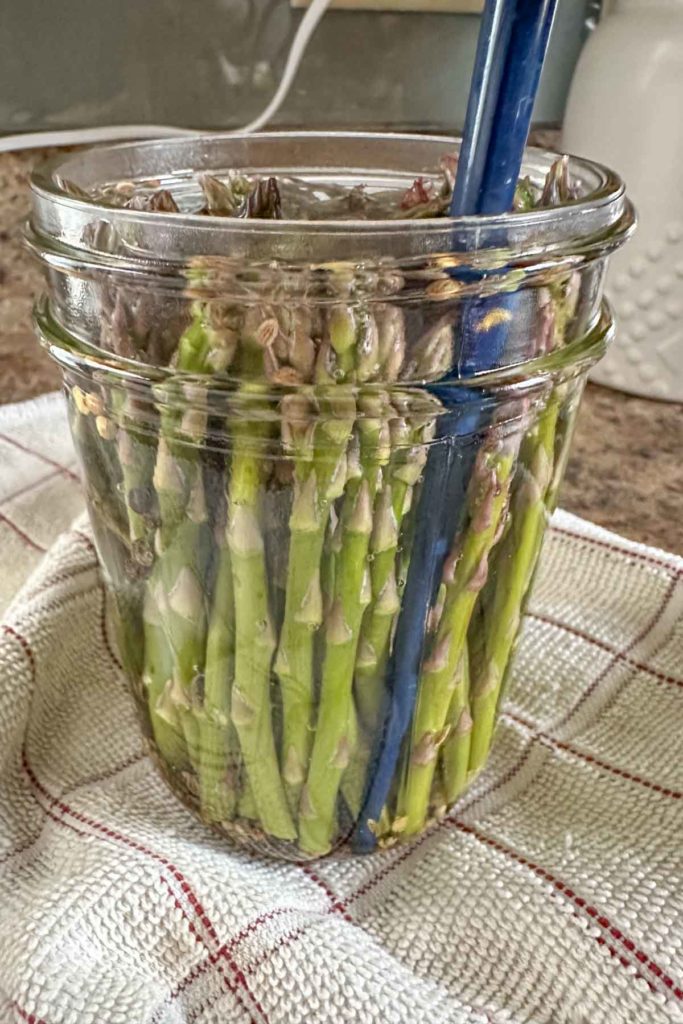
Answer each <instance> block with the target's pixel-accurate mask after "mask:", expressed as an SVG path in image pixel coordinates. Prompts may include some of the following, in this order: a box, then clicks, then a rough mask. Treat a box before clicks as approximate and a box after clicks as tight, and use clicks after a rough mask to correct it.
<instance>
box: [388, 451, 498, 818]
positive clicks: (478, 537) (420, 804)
mask: <svg viewBox="0 0 683 1024" xmlns="http://www.w3.org/2000/svg"><path fill="white" fill-rule="evenodd" d="M513 462H514V455H513V452H512V451H511V444H510V440H509V439H508V440H506V441H505V442H501V443H500V444H499V445H498V447H497V450H493V451H492V450H491V449H482V450H481V451H480V452H479V454H478V456H477V461H476V465H475V470H474V474H473V479H472V483H471V485H470V488H469V494H468V503H469V510H470V520H469V524H468V527H467V530H466V532H465V535H464V537H463V538H462V541H461V542H459V543H460V544H461V547H460V548H459V549H454V550H453V551H452V552H451V555H450V557H449V558H448V559H447V561H446V564H445V566H444V583H445V586H446V590H445V599H444V604H443V612H442V615H441V619H440V622H439V624H438V626H437V628H436V632H435V636H434V641H433V644H432V647H431V651H430V654H429V655H428V657H427V659H426V661H425V662H424V664H423V666H422V673H421V678H420V683H419V689H418V698H417V703H416V708H415V716H414V720H413V729H412V739H411V747H410V756H409V759H408V767H407V775H406V779H405V782H404V785H403V790H402V792H401V794H400V798H399V817H405V818H406V824H405V829H403V833H404V834H405V835H406V836H410V835H414V834H415V833H416V832H419V831H420V830H421V829H422V827H423V826H424V823H425V820H426V817H427V812H428V807H429V793H430V789H431V785H432V780H433V777H434V770H435V767H436V762H437V756H438V751H439V747H440V746H441V744H442V743H443V742H444V740H445V739H446V738H447V736H448V734H449V732H450V728H449V726H448V725H447V724H446V717H447V714H448V708H449V705H450V703H451V699H452V695H453V682H454V679H455V678H456V677H455V670H456V667H457V665H458V662H459V661H460V659H461V658H462V655H463V650H464V647H465V643H466V636H467V628H468V626H469V622H470V618H471V615H472V611H473V609H474V605H475V602H476V599H477V596H478V594H479V591H480V590H481V588H482V587H483V585H484V583H485V582H486V577H487V574H488V558H489V554H490V551H491V549H492V547H493V546H494V545H495V543H496V541H497V537H498V535H499V532H500V529H501V527H502V525H503V523H504V520H505V515H506V509H507V501H508V493H509V486H510V474H511V470H512V466H513Z"/></svg>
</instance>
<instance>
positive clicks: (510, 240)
mask: <svg viewBox="0 0 683 1024" xmlns="http://www.w3.org/2000/svg"><path fill="white" fill-rule="evenodd" d="M458 146H459V141H458V140H457V139H455V138H452V137H446V136H436V135H410V134H394V133H372V132H267V133H258V134H255V135H234V134H230V133H217V134H212V135H202V136H190V137H188V136H182V137H180V138H177V139H171V140H169V139H162V140H151V141H147V142H133V143H120V144H117V145H112V146H102V147H97V148H95V149H91V150H88V151H86V152H79V153H75V154H69V155H68V156H66V157H65V156H64V155H63V154H62V155H61V156H60V157H57V158H54V159H52V160H51V161H50V162H48V163H47V164H46V165H45V166H44V167H42V168H39V169H37V170H36V171H34V173H33V174H32V176H31V190H32V198H33V213H32V216H31V220H30V227H29V237H30V239H31V242H32V244H33V246H34V248H35V249H36V250H37V251H38V252H39V254H40V256H41V258H43V259H45V260H46V262H50V260H51V258H52V257H54V258H59V259H62V260H64V261H66V264H68V262H69V260H70V259H73V260H74V261H76V260H79V261H80V262H81V263H82V262H83V261H85V262H86V264H87V262H88V259H89V258H90V257H92V258H93V259H96V260H97V261H98V265H99V267H100V269H101V268H102V267H103V265H109V266H111V267H112V269H114V268H115V267H121V266H122V264H123V265H127V264H129V265H131V266H135V265H136V264H137V265H139V264H140V262H143V263H146V264H147V265H148V266H149V262H150V259H151V260H153V261H154V263H155V266H156V265H158V266H166V267H168V268H172V267H173V266H177V265H178V264H179V263H180V264H186V263H187V261H188V260H190V259H191V258H192V257H193V256H202V255H212V256H234V257H237V258H240V259H249V260H268V259H272V260H275V261H284V262H286V263H291V264H294V265H296V263H297V261H305V262H309V263H310V262H311V261H315V262H325V261H337V260H341V261H345V260H352V261H354V260H356V261H357V260H372V259H373V258H377V257H390V258H394V259H399V260H403V259H405V260H410V259H414V258H420V257H422V258H424V257H426V256H434V255H438V254H440V253H441V254H443V253H446V254H450V253H452V252H453V248H454V239H455V238H456V237H457V247H458V248H462V249H465V250H467V251H468V253H471V252H472V251H473V250H477V249H478V248H480V247H484V248H485V247H486V245H485V243H486V240H489V242H488V248H489V249H490V239H492V238H499V239H500V238H504V240H505V244H504V249H505V253H506V254H507V256H508V257H509V258H510V259H520V258H530V257H533V256H534V255H538V254H540V253H543V255H545V256H551V257H552V259H553V260H554V261H566V260H568V259H581V258H584V259H594V258H599V257H600V256H603V255H607V254H609V252H611V251H612V250H613V249H614V248H616V247H617V246H619V245H620V244H621V242H622V241H623V240H624V237H625V236H626V235H627V234H628V233H629V232H630V230H631V228H632V226H633V223H634V213H633V209H632V207H631V204H630V203H629V201H628V199H627V198H626V194H625V187H624V183H623V182H622V180H621V179H620V178H619V176H618V175H617V174H615V173H614V172H613V171H611V170H609V169H608V168H606V167H604V166H602V165H601V164H598V163H595V162H593V161H589V160H584V159H582V158H578V157H572V156H570V157H569V169H570V174H571V175H572V177H573V179H574V180H575V181H576V183H577V185H578V186H580V191H581V194H580V195H579V196H578V198H576V199H572V200H570V201H568V202H565V203H562V204H558V205H556V206H552V207H548V208H543V209H535V210H530V211H524V212H522V211H515V212H509V213H505V214H501V215H477V216H466V217H456V218H451V217H438V218H424V219H408V218H406V219H396V220H391V221H386V220H382V221H380V220H375V221H372V220H339V219H337V220H331V219H330V220H315V221H301V220H260V219H235V218H225V217H218V216H206V215H202V214H198V213H186V212H181V213H173V214H169V213H162V212H157V211H138V210H131V209H125V208H121V207H117V206H113V205H105V204H103V203H99V202H96V201H94V200H93V201H91V200H88V199H85V198H77V197H75V196H73V195H72V194H70V193H69V192H68V191H67V189H66V188H65V187H64V184H63V181H64V179H70V180H73V181H74V182H75V183H76V184H77V185H78V186H79V187H81V188H84V189H86V190H87V189H88V188H93V187H96V186H97V185H102V184H106V183H109V182H112V181H116V180H124V179H126V178H127V179H132V180H135V179H136V178H137V179H138V180H140V179H142V178H144V177H146V178H152V177H153V178H157V179H159V180H160V181H161V183H162V186H163V184H164V179H165V178H166V179H168V177H169V175H172V174H175V175H179V174H180V175H185V176H186V177H187V175H190V174H192V175H195V176H196V175H197V174H198V173H209V172H212V171H213V172H217V173H220V172H221V171H223V172H225V171H227V170H228V169H242V170H244V171H245V172H246V171H251V172H252V173H259V171H260V172H261V173H265V172H266V171H270V172H272V173H278V171H279V172H280V173H296V172H301V171H302V170H307V171H308V173H312V172H315V173H317V174H322V175H325V174H327V175H330V174H331V173H333V172H334V173H342V172H343V173H345V174H346V175H351V177H353V176H354V175H355V176H356V177H358V178H361V179H362V178H363V177H364V176H366V175H367V174H369V173H371V174H373V175H375V176H378V175H380V174H382V173H384V174H401V175H403V176H404V177H405V179H406V181H409V180H411V179H412V178H414V177H418V176H420V174H421V173H422V172H426V171H428V170H431V172H432V173H433V172H434V170H435V169H436V167H437V166H438V161H439V157H440V156H443V155H444V151H449V150H452V149H453V148H456V149H457V147H458ZM558 155H559V154H557V153H553V152H550V151H547V150H542V149H536V148H533V147H529V148H528V149H527V150H526V154H525V161H524V165H523V168H522V174H529V175H530V176H531V177H532V180H533V179H534V178H536V180H542V178H543V176H544V174H545V173H547V171H548V170H549V168H550V166H551V165H552V162H553V161H554V160H555V159H557V157H558ZM93 220H95V221H98V222H102V221H105V222H106V223H108V224H111V225H113V226H114V227H115V228H119V229H120V230H122V231H123V232H125V231H127V230H130V229H134V231H135V233H136V247H135V249H134V251H131V252H130V253H126V254H125V256H123V257H122V256H120V255H113V254H111V253H110V252H107V251H106V248H103V247H102V245H101V244H98V243H97V241H92V240H91V239H89V240H86V239H87V238H88V236H87V233H84V232H85V228H86V226H87V225H88V224H92V223H93ZM102 261H104V264H103V262H102Z"/></svg>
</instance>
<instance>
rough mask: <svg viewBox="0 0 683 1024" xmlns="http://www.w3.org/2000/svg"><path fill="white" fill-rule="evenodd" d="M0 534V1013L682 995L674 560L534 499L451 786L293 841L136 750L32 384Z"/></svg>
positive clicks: (413, 1013) (3, 418)
mask: <svg viewBox="0 0 683 1024" xmlns="http://www.w3.org/2000/svg"><path fill="white" fill-rule="evenodd" d="M79 515H80V518H78V516H79ZM74 520H75V523H74ZM70 524H71V525H70ZM0 552H2V572H1V573H0V609H1V610H2V626H1V628H0V1021H1V1022H3V1024H4V1022H22V1021H23V1022H28V1024H138V1022H140V1024H142V1022H144V1024H180V1022H185V1024H191V1022H192V1024H219V1022H220V1024H223V1022H228V1024H232V1022H234V1024H486V1022H488V1024H503V1022H505V1024H523V1022H524V1024H526V1022H533V1024H546V1022H547V1024H551V1022H552V1024H622V1022H623V1024H657V1022H660V1021H661V1022H668V1021H683V949H682V947H683V878H682V852H683V799H682V797H683V765H682V760H681V735H682V734H683V658H682V657H681V651H682V648H683V560H682V559H679V558H676V557H675V556H673V555H668V554H666V553H664V552H661V551H656V550H654V549H651V548H645V547H642V546H640V545H637V544H633V543H630V542H628V541H625V540H623V539H621V538H619V537H616V536H614V535H612V534H609V533H607V532H606V531H604V530H601V529H598V528H596V527H594V526H591V525H590V524H588V523H585V522H582V521H581V520H578V519H575V518H573V517H570V516H568V515H566V514H562V513H560V514H557V515H556V516H555V518H554V520H553V523H552V526H551V528H550V530H549V534H548V538H547V542H546V545H545V549H544V553H543V559H542V567H541V571H540V573H539V576H538V578H537V585H536V590H535V594H534V598H533V601H532V603H531V607H530V610H529V613H528V616H527V619H526V622H525V626H524V633H523V638H522V641H521V644H520V648H519V654H518V659H517V664H516V670H515V673H514V678H513V680H512V682H511V684H510V687H509V690H508V693H507V699H506V702H505V709H504V713H503V717H502V721H501V724H500V727H499V731H498V738H497V743H496V745H495V750H494V753H493V756H492V760H491V763H490V765H489V767H488V768H487V770H486V772H485V773H484V774H483V776H482V777H481V778H480V779H479V780H478V782H477V784H476V787H475V788H474V789H473V790H471V791H470V792H469V793H468V794H466V795H465V797H464V798H463V799H462V801H461V802H460V804H459V806H457V808H456V810H455V811H454V813H453V814H452V815H451V816H450V817H449V818H448V819H447V820H445V821H444V822H442V823H441V824H440V825H439V826H437V827H435V828H433V829H432V830H431V831H429V832H428V833H426V834H425V835H424V836H422V837H421V838H419V839H418V840H417V841H415V842H413V843H412V845H409V846H401V847H397V848H394V849H392V850H389V851H386V852H384V853H381V854H376V855H374V856H372V857H365V858H355V857H351V856H334V857H332V858H329V859H327V860H324V861H321V862H319V863H316V864H314V865H312V866H305V867H298V866H294V865H289V864H280V863H274V862H267V861H265V860H259V859H256V858H254V857H253V856H249V855H246V854H243V853H240V852H236V851H234V850H232V849H230V848H229V847H228V846H226V845H225V843H223V842H222V841H221V840H220V839H219V838H217V837H216V836H214V835H212V834H211V833H210V832H208V831H207V830H206V829H204V828H203V827H202V825H201V824H200V823H199V822H197V821H196V820H195V819H194V818H193V817H192V816H191V815H190V814H189V813H188V812H187V811H186V810H185V809H184V808H183V807H182V806H181V805H180V804H179V803H177V802H176V801H175V799H174V798H173V797H172V796H171V794H170V792H169V791H168V790H167V788H166V786H165V784H164V783H163V781H162V780H161V778H160V777H159V776H158V775H157V772H156V770H155V768H154V767H153V765H152V763H151V761H150V760H149V758H148V757H147V755H146V751H145V748H144V745H143V741H142V738H141V734H140V731H139V728H138V725H137V721H136V718H135V713H134V709H133V705H132V700H131V698H130V697H129V694H128V692H127V688H126V685H125V683H124V681H123V678H122V675H121V672H120V666H119V662H118V658H117V653H116V649H115V646H114V643H113V639H112V636H111V634H110V630H109V626H108V619H107V614H106V611H107V609H106V601H107V599H106V594H105V592H104V588H103V584H102V579H101V577H100V575H99V572H98V568H97V562H96V557H95V551H94V547H93V543H92V539H91V535H90V532H89V528H88V526H87V522H86V520H85V519H84V518H83V516H82V499H81V496H80V491H79V485H78V482H77V477H76V469H75V464H74V456H73V451H72V449H71V446H70V442H69V438H68V431H67V427H66V421H65V416H64V412H63V409H62V406H61V402H60V400H59V399H58V397H57V396H54V397H52V398H49V399H47V400H41V401H39V402H37V403H31V404H30V405H28V406H25V407H9V408H8V409H6V410H4V411H3V412H2V413H0Z"/></svg>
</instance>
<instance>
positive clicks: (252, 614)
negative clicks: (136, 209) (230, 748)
mask: <svg viewBox="0 0 683 1024" xmlns="http://www.w3.org/2000/svg"><path fill="white" fill-rule="evenodd" d="M262 334H263V332H262ZM262 340H263V338H262V337H260V336H259V332H258V329H257V330H250V327H249V324H248V323H247V324H245V334H244V337H243V344H242V357H241V365H240V372H241V375H242V378H243V380H245V382H248V381H249V380H250V379H251V380H254V379H255V378H258V377H260V376H261V375H262V370H263V345H262V344H261V343H260V342H261V341H262ZM259 390H260V387H259V385H258V384H249V383H244V384H242V386H241V388H240V394H241V396H242V398H244V399H246V400H247V402H249V400H250V404H249V405H248V407H247V411H246V414H245V415H244V416H243V417H238V416H235V417H233V420H232V431H233V446H232V464H231V468H230V480H229V484H228V502H227V503H228V526H227V542H228V547H229V550H230V560H231V565H232V582H233V588H234V611H235V655H234V658H235V681H234V684H233V688H232V697H231V717H232V721H233V724H234V726H235V729H236V730H237V735H238V737H239V742H240V747H241V752H242V757H243V760H244V768H245V770H246V774H247V778H248V780H249V786H250V788H251V791H252V794H253V798H254V803H255V805H256V809H257V811H258V816H259V819H260V821H261V825H262V826H263V828H264V829H265V831H266V832H268V833H269V834H270V835H272V836H274V837H275V838H277V839H294V838H295V837H296V830H295V828H294V824H293V822H292V817H291V814H290V811H289V807H288V804H287V800H286V797H285V793H284V789H283V786H282V780H281V778H280V771H279V766H278V759H277V752H276V749H275V738H274V735H273V726H272V721H271V696H270V669H271V662H272V660H273V655H274V652H275V636H274V631H273V625H272V620H271V613H270V607H269V601H268V580H267V573H266V561H265V548H264V541H263V534H262V531H261V522H260V516H259V502H260V492H261V488H262V486H263V483H264V470H265V462H266V460H265V458H264V443H265V441H266V440H267V437H268V435H269V432H270V427H269V425H268V423H267V422H264V421H263V420H262V419H261V420H259V419H256V420H252V421H251V422H250V418H251V417H253V416H254V414H255V413H256V412H257V411H258V399H256V400H255V399H254V396H258V393H259ZM250 396H251V398H250ZM261 411H263V410H261Z"/></svg>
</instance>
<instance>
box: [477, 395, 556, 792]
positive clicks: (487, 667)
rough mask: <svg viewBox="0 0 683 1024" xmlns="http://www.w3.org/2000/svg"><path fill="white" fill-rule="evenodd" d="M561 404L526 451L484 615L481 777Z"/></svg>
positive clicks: (551, 406) (538, 529)
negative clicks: (491, 595)
mask: <svg viewBox="0 0 683 1024" xmlns="http://www.w3.org/2000/svg"><path fill="white" fill-rule="evenodd" d="M557 416H558V403H557V400H556V398H555V396H554V395H551V397H550V399H549V400H548V403H547V405H546V407H545V409H544V411H543V412H542V414H541V416H540V417H539V419H538V421H537V423H536V425H535V426H534V428H533V431H532V433H531V435H530V437H529V438H527V445H528V446H529V447H531V449H532V451H531V453H530V454H528V455H527V458H526V459H520V463H519V468H518V471H519V474H520V476H521V483H520V484H519V485H517V486H516V487H515V490H514V494H513V497H512V504H511V525H510V530H509V532H508V534H507V537H506V539H505V546H506V549H507V550H506V551H503V552H502V553H501V558H500V560H499V563H498V572H497V580H496V581H494V587H495V589H494V595H493V601H492V603H491V607H490V610H489V612H488V614H487V615H486V619H487V624H488V625H487V632H486V642H485V649H484V658H483V665H482V667H481V670H480V671H479V672H478V674H477V676H476V678H475V679H474V680H473V686H472V718H473V726H472V739H471V749H470V760H469V770H470V772H477V771H479V769H480V768H481V767H482V765H483V764H484V762H485V760H486V757H487V755H488V752H489V748H490V745H491V738H492V734H493V729H494V725H495V718H496V709H497V707H498V700H499V698H500V692H501V687H502V684H503V679H504V676H505V670H506V668H507V665H508V662H509V658H510V654H511V652H512V647H513V644H514V642H515V638H516V636H517V632H518V629H519V625H520V622H521V617H522V612H523V604H524V597H525V595H526V593H527V591H528V588H529V583H530V581H531V577H532V574H533V570H534V566H535V564H536V560H537V558H538V554H539V551H540V546H541V539H542V536H543V530H544V527H545V518H546V506H545V497H546V492H547V490H548V486H549V484H550V482H551V480H552V469H553V453H554V442H555V425H556V422H557Z"/></svg>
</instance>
